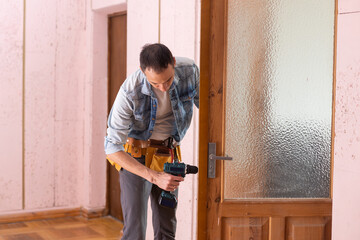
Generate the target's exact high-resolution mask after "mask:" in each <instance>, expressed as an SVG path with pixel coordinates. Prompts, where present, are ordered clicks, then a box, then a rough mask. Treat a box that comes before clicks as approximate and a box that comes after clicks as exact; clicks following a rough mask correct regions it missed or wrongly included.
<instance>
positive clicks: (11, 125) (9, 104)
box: [0, 1, 24, 212]
mask: <svg viewBox="0 0 360 240" xmlns="http://www.w3.org/2000/svg"><path fill="white" fill-rule="evenodd" d="M23 12H24V11H23V2H22V1H10V2H8V3H7V4H2V6H1V7H0V29H1V34H0V68H1V69H2V70H1V71H0V165H1V167H0V212H1V211H4V210H16V209H21V208H22V169H23V168H22V152H23V151H22V128H23V127H22V91H23V88H22V85H23V84H22V82H23V77H22V74H23V58H22V56H23V43H22V40H23V16H24V15H23ZM3 33H6V34H3Z"/></svg>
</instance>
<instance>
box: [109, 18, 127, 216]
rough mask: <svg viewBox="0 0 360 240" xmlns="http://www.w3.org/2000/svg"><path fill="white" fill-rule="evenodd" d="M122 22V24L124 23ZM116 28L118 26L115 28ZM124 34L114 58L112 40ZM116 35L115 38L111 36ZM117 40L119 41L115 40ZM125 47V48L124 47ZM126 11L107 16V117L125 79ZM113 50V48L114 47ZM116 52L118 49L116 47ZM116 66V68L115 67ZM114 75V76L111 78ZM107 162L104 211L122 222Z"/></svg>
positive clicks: (114, 178) (113, 173)
mask: <svg viewBox="0 0 360 240" xmlns="http://www.w3.org/2000/svg"><path fill="white" fill-rule="evenodd" d="M117 17H123V19H122V20H123V21H124V22H125V27H124V26H123V25H121V26H120V27H119V29H118V31H116V30H115V29H113V28H114V27H113V25H114V24H115V23H114V18H117ZM124 22H122V23H124ZM117 27H118V26H117ZM119 32H120V33H124V32H125V35H124V36H122V39H120V40H122V41H121V43H120V44H121V48H123V49H124V51H125V54H124V55H125V56H124V55H123V56H122V57H118V56H115V54H116V52H115V50H113V45H112V44H113V42H114V38H118V37H119V34H118V33H119ZM113 35H116V36H113ZM117 40H119V39H117ZM124 45H125V46H124ZM126 46H127V11H121V12H118V13H113V14H110V15H108V88H107V92H108V115H109V113H110V110H111V107H112V105H113V102H114V100H115V97H116V95H117V93H118V91H119V88H120V86H121V85H122V83H123V82H124V81H125V79H126V59H127V47H126ZM114 48H115V47H114ZM116 48H117V50H118V49H119V47H116ZM115 66H117V67H115ZM113 68H120V71H113V70H114V69H113ZM113 75H115V76H113ZM106 162H107V165H106V166H107V171H106V172H107V174H106V175H107V181H106V184H107V186H106V190H107V191H106V209H107V212H108V213H109V215H111V216H113V217H114V218H116V219H118V220H120V221H122V222H123V220H124V219H123V212H122V208H121V203H120V182H119V172H118V171H117V170H116V169H115V167H114V166H112V165H111V164H110V163H109V162H108V161H106Z"/></svg>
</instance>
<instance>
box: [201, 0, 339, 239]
mask: <svg viewBox="0 0 360 240" xmlns="http://www.w3.org/2000/svg"><path fill="white" fill-rule="evenodd" d="M337 3H338V0H335V12H334V15H335V17H334V21H335V25H334V26H335V29H334V56H333V72H334V74H333V99H332V126H331V131H332V132H331V156H330V161H331V163H330V164H331V168H330V188H331V189H330V198H329V199H304V200H302V199H292V200H285V199H284V200H280V201H279V200H276V202H277V203H279V202H281V204H282V206H284V208H285V209H291V206H292V205H294V204H295V205H297V206H300V205H301V206H302V207H305V208H306V209H308V211H311V213H312V214H313V215H314V216H319V215H328V214H329V211H330V215H331V206H332V198H333V192H332V191H333V187H332V186H333V165H334V162H333V159H334V132H335V131H334V117H335V90H336V75H335V72H336V38H337V12H338V4H337ZM226 19H227V1H226V0H225V1H217V0H202V1H201V33H200V39H201V42H200V85H201V88H200V97H201V98H200V111H199V122H200V123H201V124H200V126H199V169H200V171H199V191H198V225H197V234H198V239H207V234H208V232H209V231H210V232H211V231H212V230H213V228H212V226H209V225H210V224H211V223H208V220H207V219H208V217H212V218H217V214H216V213H217V212H219V211H221V209H220V204H218V203H220V202H221V203H226V204H229V205H231V204H232V203H234V201H231V200H225V201H224V196H223V191H222V187H221V186H222V182H223V174H222V169H223V165H224V163H223V161H216V176H222V177H221V178H220V177H218V178H215V179H208V178H207V165H208V164H207V161H208V156H207V155H208V145H207V143H208V142H217V141H218V142H221V143H223V142H224V129H223V126H224V124H223V123H224V121H225V119H224V117H225V115H224V111H225V109H224V108H223V107H221V108H220V109H222V111H221V114H219V112H218V113H217V114H214V113H212V112H210V111H209V106H212V107H214V106H219V105H221V106H223V103H224V101H225V98H224V96H225V95H224V91H225V82H224V80H225V77H226V74H225V71H224V70H225V59H226V51H225V50H226V32H227V29H226V26H227V25H226V24H225V20H226ZM215 79H222V81H215ZM213 121H216V123H217V125H218V126H222V127H219V128H217V129H216V130H212V131H209V123H210V122H213ZM216 153H217V155H220V156H221V155H223V154H224V149H223V146H222V144H217V147H216ZM210 184H215V187H212V188H209V186H210ZM240 201H242V203H245V205H246V211H247V212H248V213H251V214H252V215H256V214H257V213H256V209H257V208H258V207H259V206H263V205H272V204H275V200H274V199H259V200H240ZM210 205H215V210H214V211H209V207H210ZM314 205H316V206H318V207H319V209H318V210H316V212H314V208H313V206H314ZM274 206H275V205H274ZM232 211H234V212H237V211H239V210H238V209H236V208H234V209H232ZM242 211H244V209H242ZM229 214H231V213H229ZM266 214H271V213H270V212H269V213H266ZM294 214H295V215H301V213H296V212H294ZM219 221H220V220H219ZM275 221H280V222H277V224H284V225H285V221H284V219H283V218H282V219H281V218H278V219H276V218H275ZM276 234H282V235H284V233H281V232H279V233H275V235H276Z"/></svg>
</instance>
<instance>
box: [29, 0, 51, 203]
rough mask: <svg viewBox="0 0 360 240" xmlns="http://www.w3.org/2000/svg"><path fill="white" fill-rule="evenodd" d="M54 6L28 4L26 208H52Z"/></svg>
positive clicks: (49, 2) (37, 3)
mask: <svg viewBox="0 0 360 240" xmlns="http://www.w3.org/2000/svg"><path fill="white" fill-rule="evenodd" d="M56 16H57V11H56V5H55V4H54V3H53V2H52V1H45V0H41V1H27V5H26V30H25V31H26V42H25V45H26V55H25V208H26V209H34V208H45V207H52V206H54V184H55V182H54V174H55V161H54V159H55V155H54V154H55V151H54V150H55V148H54V143H55V137H54V133H55V128H54V127H55V125H54V120H55V73H56V61H55V59H56V56H55V54H56V50H57V42H56Z"/></svg>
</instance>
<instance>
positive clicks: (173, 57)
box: [173, 57, 176, 67]
mask: <svg viewBox="0 0 360 240" xmlns="http://www.w3.org/2000/svg"><path fill="white" fill-rule="evenodd" d="M173 59H174V67H175V66H176V59H175V57H173Z"/></svg>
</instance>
